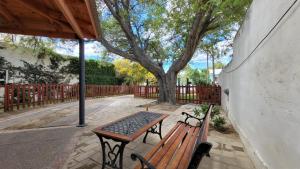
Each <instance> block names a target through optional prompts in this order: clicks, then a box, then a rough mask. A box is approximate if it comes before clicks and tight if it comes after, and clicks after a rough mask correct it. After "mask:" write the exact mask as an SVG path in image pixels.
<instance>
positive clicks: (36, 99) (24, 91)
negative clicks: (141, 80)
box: [0, 84, 133, 111]
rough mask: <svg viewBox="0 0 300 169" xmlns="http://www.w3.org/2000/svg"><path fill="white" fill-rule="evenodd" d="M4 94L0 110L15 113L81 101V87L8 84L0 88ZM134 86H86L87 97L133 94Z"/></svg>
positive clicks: (75, 85)
mask: <svg viewBox="0 0 300 169" xmlns="http://www.w3.org/2000/svg"><path fill="white" fill-rule="evenodd" d="M0 93H2V94H3V96H2V98H1V99H2V100H3V101H2V102H3V104H2V105H1V104H0V109H1V108H2V109H4V111H13V110H14V109H17V110H19V109H21V108H22V109H25V108H29V107H36V106H42V105H45V104H53V103H59V102H68V101H75V100H78V99H79V85H78V84H74V85H69V84H7V85H5V86H3V85H2V86H0ZM132 93H133V87H132V86H112V85H86V97H101V96H112V95H124V94H132Z"/></svg>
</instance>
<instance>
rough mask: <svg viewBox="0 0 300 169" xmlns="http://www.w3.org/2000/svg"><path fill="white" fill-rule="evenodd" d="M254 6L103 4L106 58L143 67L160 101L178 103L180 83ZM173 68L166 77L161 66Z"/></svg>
mask: <svg viewBox="0 0 300 169" xmlns="http://www.w3.org/2000/svg"><path fill="white" fill-rule="evenodd" d="M250 1H251V0H100V1H99V3H98V7H99V9H100V11H101V13H102V16H101V27H100V32H101V36H100V38H99V41H100V42H101V44H102V45H103V46H104V47H105V48H106V49H107V51H108V52H110V53H113V54H116V55H119V56H122V57H124V58H126V59H129V60H131V61H135V62H138V63H140V64H141V65H142V66H143V67H145V68H146V69H147V70H149V71H150V72H151V73H152V74H153V75H154V76H155V77H156V78H157V81H158V84H159V88H160V90H159V92H160V93H159V101H160V102H169V103H172V104H174V103H175V102H176V98H175V93H176V79H177V74H178V72H179V71H180V70H182V69H183V68H184V67H185V66H186V65H187V63H188V62H189V61H190V60H191V58H192V57H193V55H194V53H195V51H196V50H197V49H198V48H199V46H200V43H201V40H202V39H203V38H205V36H207V35H209V34H214V33H215V32H221V34H224V33H228V34H230V33H231V31H230V30H231V28H232V27H233V25H234V24H237V23H239V22H240V21H241V19H242V18H243V17H244V14H245V11H246V9H247V7H248V5H249V4H250ZM166 62H168V63H170V62H171V66H170V68H169V69H168V70H167V71H165V69H164V67H163V64H164V63H166Z"/></svg>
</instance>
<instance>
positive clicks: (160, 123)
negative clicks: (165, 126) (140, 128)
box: [159, 121, 162, 140]
mask: <svg viewBox="0 0 300 169" xmlns="http://www.w3.org/2000/svg"><path fill="white" fill-rule="evenodd" d="M161 125H162V121H160V122H159V137H160V139H161V140H162V136H161Z"/></svg>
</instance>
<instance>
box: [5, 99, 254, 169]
mask: <svg viewBox="0 0 300 169" xmlns="http://www.w3.org/2000/svg"><path fill="white" fill-rule="evenodd" d="M151 102H153V100H145V99H137V98H133V97H132V96H119V97H108V98H100V99H93V100H88V101H87V103H86V109H87V110H86V114H87V117H86V121H87V124H88V126H87V127H85V128H76V127H74V126H75V125H76V124H77V120H78V119H77V118H78V103H77V102H74V103H67V104H59V105H52V106H49V107H46V108H41V109H35V110H31V111H28V112H26V113H24V114H20V115H17V116H16V117H13V118H6V119H0V129H3V130H0V151H1V154H2V155H0V158H1V159H0V166H1V167H3V166H5V169H15V168H16V169H48V168H49V169H50V168H57V169H59V168H63V169H96V168H98V169H100V168H101V163H102V158H101V147H100V143H99V140H98V138H97V137H96V136H95V135H94V134H93V133H92V132H91V130H92V129H94V128H95V127H97V126H99V125H103V124H106V123H108V122H111V121H114V120H117V119H119V118H121V117H124V116H127V115H130V114H132V113H135V112H137V111H141V110H145V108H144V107H141V106H139V105H143V104H147V103H151ZM193 108H194V106H193V105H184V106H177V107H176V106H169V105H157V106H152V107H150V111H155V112H160V113H168V114H170V116H169V117H168V118H167V119H166V120H165V121H164V122H163V128H162V129H163V131H162V132H163V135H165V134H166V133H167V131H169V130H170V129H171V128H172V127H173V126H174V124H175V123H176V122H177V121H178V120H179V119H181V116H180V113H181V112H182V111H192V109H193ZM49 126H51V127H50V128H49ZM53 126H63V127H53ZM142 138H143V136H141V137H140V138H139V139H137V140H136V141H134V142H132V143H129V144H128V145H127V147H126V148H125V153H124V168H125V169H131V168H133V166H134V165H135V164H136V163H134V162H133V161H132V160H131V159H130V154H131V153H132V152H138V153H140V154H142V155H144V154H145V153H147V152H148V151H149V150H150V149H151V148H152V147H153V146H154V145H155V144H156V143H158V142H159V138H158V136H157V135H149V136H148V139H147V144H144V143H142ZM209 141H210V142H212V143H213V145H214V147H213V150H212V152H211V156H212V157H211V158H205V159H204V160H203V162H201V164H200V168H203V169H206V168H207V169H227V168H228V169H231V168H233V169H235V168H240V169H253V168H254V167H253V164H252V162H251V161H250V160H249V158H248V156H247V155H246V153H245V152H244V148H243V145H242V144H241V142H240V139H239V137H238V135H237V134H235V133H231V134H221V133H218V132H216V131H214V130H211V131H210V132H209ZM2 152H4V153H2ZM3 154H4V155H3ZM62 164H64V165H62Z"/></svg>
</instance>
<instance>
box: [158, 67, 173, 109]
mask: <svg viewBox="0 0 300 169" xmlns="http://www.w3.org/2000/svg"><path fill="white" fill-rule="evenodd" d="M156 78H157V81H158V86H159V98H158V101H159V102H160V103H161V102H168V103H170V104H176V80H177V74H176V73H175V72H168V73H167V74H164V75H160V76H157V77H156Z"/></svg>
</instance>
